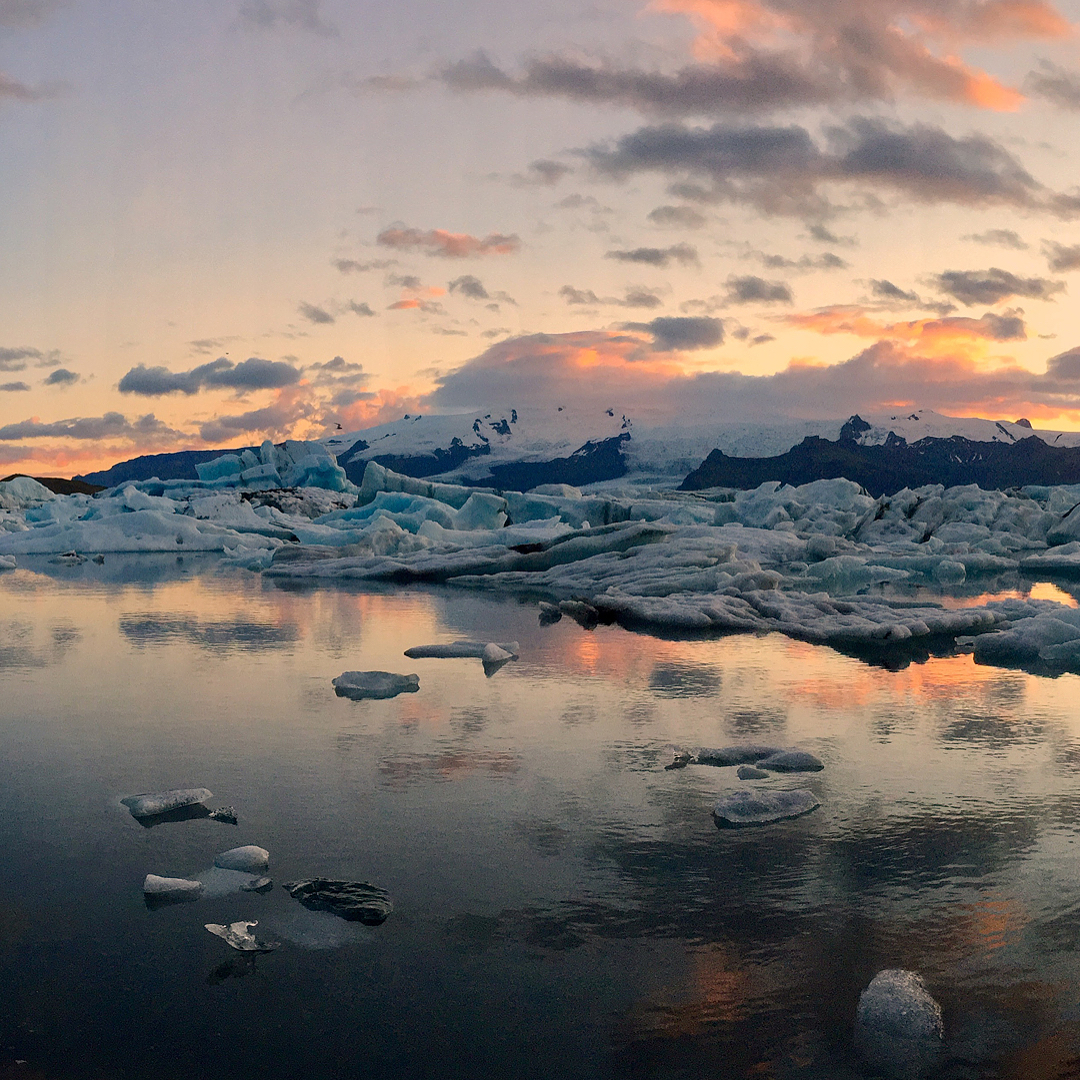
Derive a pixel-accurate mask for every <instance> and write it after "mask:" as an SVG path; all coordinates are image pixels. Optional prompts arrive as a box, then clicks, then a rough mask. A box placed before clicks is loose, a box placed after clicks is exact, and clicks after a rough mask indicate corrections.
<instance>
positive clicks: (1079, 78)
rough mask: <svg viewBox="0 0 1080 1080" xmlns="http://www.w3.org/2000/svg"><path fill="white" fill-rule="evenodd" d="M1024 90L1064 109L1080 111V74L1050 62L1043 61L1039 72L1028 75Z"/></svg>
mask: <svg viewBox="0 0 1080 1080" xmlns="http://www.w3.org/2000/svg"><path fill="white" fill-rule="evenodd" d="M1024 89H1025V90H1026V91H1027V92H1028V93H1029V94H1031V95H1032V96H1033V97H1041V98H1044V99H1045V100H1046V101H1050V102H1053V104H1055V105H1057V106H1059V107H1060V108H1062V109H1069V110H1071V111H1075V110H1077V109H1080V72H1077V71H1070V70H1069V69H1068V68H1063V67H1059V66H1058V65H1057V64H1052V63H1051V62H1050V61H1049V60H1043V61H1042V63H1041V64H1040V65H1039V68H1038V70H1037V71H1032V72H1031V73H1030V74H1029V75H1028V77H1027V78H1026V79H1025V80H1024Z"/></svg>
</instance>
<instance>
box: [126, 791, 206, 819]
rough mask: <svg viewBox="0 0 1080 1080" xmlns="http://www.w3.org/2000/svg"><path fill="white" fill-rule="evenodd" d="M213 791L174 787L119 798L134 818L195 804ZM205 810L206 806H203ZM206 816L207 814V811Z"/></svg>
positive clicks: (146, 816)
mask: <svg viewBox="0 0 1080 1080" xmlns="http://www.w3.org/2000/svg"><path fill="white" fill-rule="evenodd" d="M213 794H214V793H213V792H212V791H209V790H207V789H206V788H204V787H202V788H176V789H174V790H172V791H155V792H147V793H144V794H142V795H129V796H128V797H127V798H126V799H121V800H120V802H121V803H123V804H124V806H126V807H127V808H128V809H129V810H130V811H131V816H132V817H134V818H150V817H157V816H158V815H159V814H167V813H169V812H170V811H171V810H179V809H181V808H183V807H186V806H196V805H199V804H201V803H204V802H206V800H207V799H210V798H213ZM203 809H204V810H205V809H206V808H205V807H203ZM206 816H207V817H208V816H209V811H207V814H206Z"/></svg>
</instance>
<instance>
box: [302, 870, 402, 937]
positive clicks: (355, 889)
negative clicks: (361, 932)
mask: <svg viewBox="0 0 1080 1080" xmlns="http://www.w3.org/2000/svg"><path fill="white" fill-rule="evenodd" d="M283 888H285V889H286V890H287V891H288V893H289V895H290V896H291V897H293V899H294V900H299V901H300V903H301V904H303V905H304V907H306V908H310V909H311V910H312V911H332V912H333V913H334V914H335V915H340V916H341V917H342V918H343V919H348V920H349V921H350V922H362V923H365V924H367V925H368V926H377V925H378V924H379V923H381V922H385V921H386V917H387V916H388V915H389V914H390V912H391V911H393V910H394V904H393V901H392V900H391V899H390V894H389V893H388V892H387V891H386V890H385V889H380V888H379V887H378V886H377V885H371V884H369V883H368V882H366V881H335V880H333V879H331V878H310V879H307V880H305V881H287V882H286V883H285V885H284V886H283Z"/></svg>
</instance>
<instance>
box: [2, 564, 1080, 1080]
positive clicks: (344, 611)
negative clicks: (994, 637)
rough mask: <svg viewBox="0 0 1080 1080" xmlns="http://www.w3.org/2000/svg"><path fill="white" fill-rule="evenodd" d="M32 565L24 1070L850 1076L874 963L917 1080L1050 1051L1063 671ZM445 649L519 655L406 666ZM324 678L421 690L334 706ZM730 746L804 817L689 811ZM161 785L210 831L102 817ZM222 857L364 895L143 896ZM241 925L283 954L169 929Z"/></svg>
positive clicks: (14, 687) (17, 1050) (16, 752)
mask: <svg viewBox="0 0 1080 1080" xmlns="http://www.w3.org/2000/svg"><path fill="white" fill-rule="evenodd" d="M107 568H108V563H106V569H107ZM77 569H78V570H82V569H83V568H77ZM99 569H101V568H99ZM66 573H67V571H66V570H65V573H64V574H61V573H59V572H57V573H55V574H54V575H53V576H52V577H50V578H41V577H38V576H36V575H34V574H32V573H28V572H26V571H16V572H14V574H13V575H11V576H5V577H4V578H2V579H0V605H2V608H0V609H2V610H3V612H4V615H3V625H2V626H0V738H3V745H4V749H5V754H4V755H3V756H2V758H0V812H2V814H3V821H4V850H5V859H4V860H3V861H2V862H0V890H3V894H4V895H6V896H9V897H13V898H15V897H18V898H20V900H19V902H18V904H17V906H16V905H15V901H14V900H12V901H11V902H10V903H11V905H12V906H11V907H10V909H6V908H4V907H3V906H0V1036H2V1041H0V1047H8V1046H10V1047H13V1048H14V1049H13V1050H12V1051H11V1054H12V1057H14V1056H18V1057H21V1058H25V1059H27V1060H29V1061H30V1062H31V1066H30V1067H33V1068H40V1069H42V1070H43V1071H44V1072H45V1073H47V1074H51V1075H63V1076H65V1077H83V1076H86V1077H89V1076H100V1075H120V1074H122V1073H132V1074H134V1073H136V1072H140V1071H153V1072H157V1073H160V1074H162V1075H165V1076H176V1077H190V1076H197V1075H214V1076H218V1077H221V1078H222V1080H233V1078H236V1080H239V1078H246V1077H255V1076H262V1075H265V1073H266V1071H269V1070H273V1071H275V1072H280V1073H282V1074H284V1075H307V1074H310V1073H312V1072H315V1071H316V1070H318V1072H319V1073H322V1074H340V1075H354V1074H356V1073H358V1072H361V1071H362V1072H364V1073H365V1074H366V1075H372V1076H380V1077H382V1076H385V1077H390V1076H394V1077H399V1076H401V1077H413V1076H417V1077H419V1076H426V1075H431V1074H432V1073H433V1072H435V1071H437V1072H438V1073H439V1075H440V1076H441V1077H445V1078H447V1080H452V1078H456V1077H466V1076H467V1077H470V1078H472V1077H475V1076H480V1075H483V1076H487V1075H491V1076H545V1077H547V1076H556V1075H557V1076H560V1077H562V1076H571V1077H576V1076H582V1077H589V1078H590V1080H592V1078H596V1077H601V1078H614V1077H661V1076H664V1077H667V1076H723V1077H729V1076H730V1077H735V1078H742V1077H745V1078H751V1077H762V1076H765V1077H770V1076H771V1077H774V1078H776V1080H780V1078H782V1077H805V1078H814V1080H837V1078H845V1080H853V1078H856V1077H858V1076H860V1065H859V1063H858V1061H857V1059H856V1058H855V1057H854V1055H853V1052H852V1049H851V1027H852V1023H853V1017H854V1010H855V1003H856V1002H857V1000H858V995H859V993H860V991H861V990H862V989H863V988H864V987H865V986H866V985H867V983H868V982H869V981H870V979H871V978H872V977H873V975H874V974H875V973H876V972H877V971H878V970H880V969H882V968H884V967H896V966H900V967H908V968H911V969H914V970H917V971H920V972H922V973H923V974H924V976H925V977H926V979H927V983H928V985H929V986H930V988H931V991H932V992H933V993H934V995H935V997H937V998H938V1000H939V1001H940V1002H941V1003H942V1005H943V1008H944V1010H945V1017H946V1032H947V1040H946V1059H945V1061H944V1063H943V1073H942V1075H943V1076H944V1077H946V1078H947V1080H961V1078H964V1080H971V1078H975V1077H1008V1076H1015V1077H1017V1078H1019V1077H1021V1076H1023V1077H1029V1076H1030V1077H1042V1076H1045V1077H1050V1076H1069V1075H1074V1074H1075V1072H1076V1069H1075V1058H1076V1049H1075V1039H1076V1036H1077V1034H1078V1031H1077V1027H1076V1025H1075V1021H1076V1020H1077V1015H1076V1010H1075V1001H1076V1000H1077V994H1078V992H1080V986H1078V983H1080V977H1078V975H1077V971H1078V970H1080V968H1078V967H1077V960H1078V959H1080V887H1078V886H1077V881H1078V880H1080V874H1078V872H1077V871H1078V870H1080V851H1078V850H1077V849H1078V848H1080V842H1077V843H1073V842H1072V841H1073V840H1074V837H1075V834H1076V831H1077V829H1078V827H1080V768H1078V765H1080V718H1078V717H1077V714H1076V710H1075V699H1076V693H1077V689H1078V688H1080V680H1078V679H1077V678H1076V677H1075V676H1070V675H1066V676H1063V677H1062V678H1060V679H1057V680H1045V679H1039V678H1037V677H1035V676H1032V675H1029V674H1025V673H1022V672H1014V671H1007V672H1006V671H1001V670H998V669H992V668H980V667H976V666H975V665H974V664H973V663H972V661H971V658H970V657H969V656H959V657H954V656H942V657H932V658H930V659H928V660H927V662H925V663H923V664H918V665H914V664H913V665H911V666H908V667H904V668H902V670H896V671H892V670H888V669H887V668H886V667H882V666H869V665H867V664H865V663H862V662H860V661H858V660H856V659H852V658H849V657H845V656H842V655H840V654H838V653H836V652H833V651H830V650H825V649H820V648H815V647H813V646H810V645H807V644H804V643H799V642H793V641H788V640H786V639H783V638H780V637H776V636H769V637H761V638H758V637H726V638H719V639H712V640H704V641H702V640H698V641H678V640H658V639H656V638H651V637H647V636H645V635H641V634H634V633H628V632H625V631H623V630H621V629H619V628H617V627H610V626H598V627H596V628H595V629H594V630H592V631H585V630H583V629H582V628H581V627H579V626H577V625H576V624H574V623H572V622H571V621H570V620H566V619H564V620H563V621H562V622H561V623H559V624H556V625H554V626H552V627H549V628H546V629H545V628H541V627H539V625H538V624H537V621H536V613H535V610H534V609H533V608H531V607H529V606H522V605H520V604H518V603H517V602H503V601H501V600H499V599H497V598H492V597H480V596H476V595H467V596H462V595H460V594H459V593H457V592H455V591H450V590H446V591H443V590H438V589H431V590H415V591H409V592H406V593H395V592H393V591H385V592H370V593H369V592H360V591H358V590H337V589H308V590H289V589H280V588H276V587H268V586H265V585H264V584H263V583H262V582H261V581H260V580H259V579H258V578H257V577H254V576H251V575H237V576H229V575H221V576H216V577H196V578H188V577H175V576H174V577H173V578H168V576H165V577H163V578H162V579H160V580H157V581H154V580H151V577H152V575H147V576H146V577H145V578H144V579H143V580H141V581H139V582H137V583H135V584H130V583H128V584H124V583H120V582H117V583H115V584H110V583H109V582H107V581H103V580H102V579H101V578H97V579H90V578H77V577H76V578H69V577H67V576H65V574H66ZM456 638H477V639H483V640H493V639H495V640H515V639H516V640H518V641H520V642H521V654H522V655H521V660H520V661H519V662H518V663H516V664H511V665H508V666H507V667H506V668H505V669H504V670H503V671H501V672H500V673H499V674H498V676H497V677H495V678H494V679H486V678H485V676H484V672H483V670H482V669H481V667H480V665H478V664H476V663H475V661H467V660H463V661H457V660H417V661H406V660H405V658H404V657H403V656H402V653H403V651H404V649H406V648H407V647H409V646H411V645H415V644H417V643H419V642H422V641H452V640H454V639H456ZM347 669H361V670H369V669H370V670H376V669H383V670H387V671H398V672H409V671H416V672H417V674H418V675H419V677H420V691H419V692H418V693H417V694H414V695H408V696H407V698H406V697H403V698H397V699H392V700H387V701H362V702H352V701H348V700H344V699H338V698H336V697H335V696H334V694H333V690H332V687H331V685H330V680H331V679H332V678H333V677H334V676H336V675H338V674H340V672H341V671H342V670H347ZM740 740H748V741H759V742H769V743H776V744H779V745H784V746H798V747H801V748H804V749H806V750H809V751H812V752H813V753H815V754H816V755H818V756H819V757H821V758H822V759H823V760H824V761H825V763H826V768H825V770H824V771H823V772H821V773H815V774H813V775H811V776H799V777H784V776H779V777H771V778H768V779H766V780H764V781H760V783H761V784H762V785H763V786H765V787H771V788H778V787H779V788H784V787H809V788H811V789H812V790H813V791H814V793H815V794H816V796H817V797H818V798H819V799H820V801H821V804H822V805H821V808H820V809H819V810H818V811H816V812H815V813H814V814H813V815H811V816H810V817H807V818H802V819H799V820H796V821H791V822H785V823H781V824H778V825H776V826H771V827H769V828H766V829H757V830H751V831H724V832H719V831H718V830H717V829H716V828H715V827H714V825H713V823H712V820H711V817H710V814H709V810H710V807H711V805H712V803H713V802H714V801H715V800H716V798H717V797H718V796H719V795H723V794H726V793H729V792H731V791H734V790H738V789H739V788H740V787H745V785H746V784H747V783H748V782H745V781H739V780H738V779H737V778H736V777H735V775H734V770H732V769H717V768H708V767H704V766H693V765H691V766H688V767H687V768H685V769H682V770H678V771H673V772H666V771H665V770H664V765H666V764H667V763H669V762H670V760H671V747H672V746H716V745H723V744H725V743H730V742H735V741H740ZM191 784H199V785H204V786H207V787H209V788H210V789H211V790H213V791H214V792H215V797H214V798H215V802H214V805H217V801H218V800H220V801H221V802H228V803H230V804H235V805H236V807H237V812H238V818H239V821H240V825H239V826H237V829H238V832H236V833H233V831H232V828H231V827H230V829H229V830H225V829H223V828H222V826H221V825H220V824H218V823H216V822H208V821H205V820H187V821H183V822H177V823H175V824H172V825H170V827H169V828H167V829H151V830H146V829H141V828H138V827H137V825H138V823H137V822H135V821H133V820H132V819H131V818H130V815H129V814H127V813H126V812H125V811H123V810H122V809H120V808H118V806H117V799H118V797H119V795H121V794H125V793H129V792H131V791H142V790H156V789H159V788H168V787H176V786H183V785H191ZM226 834H227V835H228V836H229V837H230V839H223V838H224V837H225V836H226ZM241 834H242V835H241ZM234 836H235V839H232V837H234ZM235 843H259V844H260V845H263V846H266V847H267V848H268V849H269V850H270V851H271V860H272V872H273V874H274V877H275V878H276V879H277V880H279V881H281V880H289V879H291V878H295V877H303V876H309V875H313V874H325V875H327V876H340V877H352V878H355V879H360V880H371V881H373V882H376V883H378V884H380V885H384V886H385V887H386V888H388V889H389V890H390V891H391V893H392V894H393V895H394V898H395V904H396V910H395V913H394V915H393V916H392V917H391V918H390V919H389V920H388V921H387V922H386V923H385V924H384V925H383V926H382V927H379V928H375V929H374V930H373V929H372V928H356V927H353V926H350V925H349V924H345V923H343V922H342V921H341V920H337V919H335V917H333V916H330V915H326V913H322V914H323V915H324V916H326V917H325V918H323V919H321V920H320V921H315V922H313V921H311V920H310V918H309V917H313V913H309V912H302V911H298V910H296V905H295V902H294V901H292V900H291V899H290V898H289V897H288V896H287V895H286V894H285V893H284V890H282V889H280V888H276V889H274V890H272V891H271V892H270V893H267V894H266V895H258V896H255V895H250V894H243V895H239V894H232V895H228V896H206V897H204V898H203V899H202V900H200V901H197V902H195V903H191V904H186V905H179V906H170V907H168V908H163V909H160V910H156V911H153V912H150V911H147V910H146V908H145V906H144V905H143V903H142V895H141V881H142V878H143V876H144V875H145V874H146V873H147V872H162V871H169V872H170V873H176V874H184V875H191V874H194V873H196V872H198V871H199V870H200V868H202V867H206V866H207V865H209V864H210V862H211V861H212V857H213V855H214V853H215V852H216V851H219V850H220V849H221V848H222V847H227V846H232V845H234V844H235ZM43 897H62V898H63V903H62V904H58V905H55V906H53V907H43V906H42V904H41V902H40V901H41V898H43ZM57 906H59V907H60V909H61V910H60V911H58V910H57ZM240 918H248V919H258V920H259V924H260V927H265V928H266V931H267V933H268V934H272V936H274V937H275V938H280V940H282V941H283V942H284V944H283V946H282V948H281V949H280V950H278V951H277V952H276V953H275V954H274V955H273V956H272V957H266V958H259V960H258V964H257V966H256V964H255V963H254V962H252V961H251V960H249V958H247V957H238V958H229V957H225V958H223V957H222V955H221V951H220V944H221V943H220V942H217V943H216V945H215V943H214V942H212V941H208V940H204V939H208V938H209V937H210V935H207V934H206V933H205V931H203V930H202V925H203V924H204V923H205V922H224V923H227V922H230V921H234V920H236V919H240ZM264 961H265V962H264ZM208 973H209V974H208ZM238 1031H239V1032H243V1033H244V1040H245V1042H246V1043H247V1045H257V1046H258V1047H259V1048H260V1050H259V1054H258V1055H257V1059H253V1058H252V1056H251V1055H250V1054H248V1055H246V1056H245V1054H244V1053H241V1052H240V1051H239V1050H237V1048H236V1046H235V1045H233V1043H230V1041H229V1040H230V1038H232V1039H234V1040H235V1033H236V1032H238ZM2 1064H3V1063H2V1062H0V1065H2ZM1070 1069H1072V1070H1073V1073H1070V1071H1069V1070H1070ZM1055 1070H1056V1071H1055Z"/></svg>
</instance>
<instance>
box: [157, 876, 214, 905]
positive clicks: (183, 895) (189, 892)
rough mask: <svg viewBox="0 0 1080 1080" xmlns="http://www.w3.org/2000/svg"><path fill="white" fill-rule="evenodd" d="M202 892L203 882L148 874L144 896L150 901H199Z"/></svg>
mask: <svg viewBox="0 0 1080 1080" xmlns="http://www.w3.org/2000/svg"><path fill="white" fill-rule="evenodd" d="M202 891H203V883H202V882H201V881H188V880H187V878H177V877H159V876H158V875H157V874H147V875H146V880H145V881H144V882H143V894H144V895H145V896H146V897H147V898H148V899H150V900H198V898H199V897H200V896H202Z"/></svg>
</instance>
